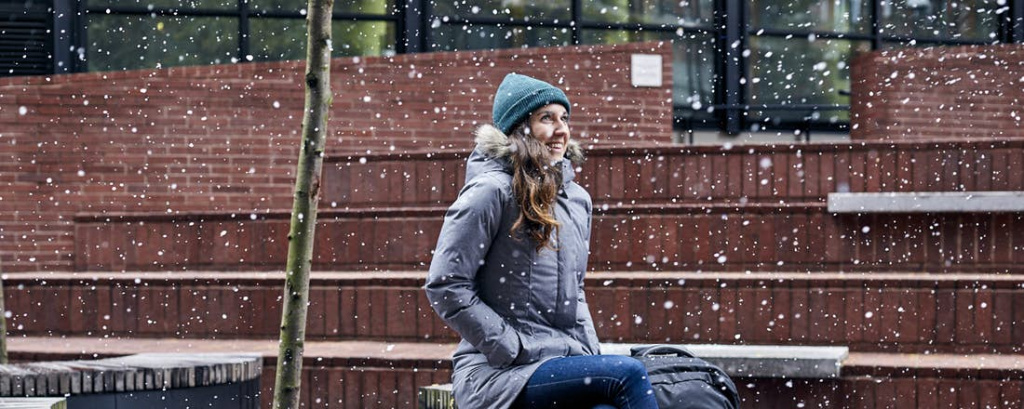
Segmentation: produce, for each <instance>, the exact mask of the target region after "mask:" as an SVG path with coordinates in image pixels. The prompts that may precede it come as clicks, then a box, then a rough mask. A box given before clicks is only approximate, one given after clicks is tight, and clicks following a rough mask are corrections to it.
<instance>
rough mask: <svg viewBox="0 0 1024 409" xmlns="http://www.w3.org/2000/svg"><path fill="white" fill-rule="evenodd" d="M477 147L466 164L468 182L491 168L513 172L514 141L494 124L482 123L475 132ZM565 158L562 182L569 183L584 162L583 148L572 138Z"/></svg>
mask: <svg viewBox="0 0 1024 409" xmlns="http://www.w3.org/2000/svg"><path fill="white" fill-rule="evenodd" d="M474 135H475V136H476V139H475V140H476V149H474V150H473V153H472V154H471V155H470V156H469V161H468V163H467V164H466V182H469V181H470V180H472V179H473V177H475V176H476V175H479V174H481V173H483V172H486V171H490V170H499V169H500V170H502V171H504V172H505V173H512V159H511V156H512V142H511V141H509V139H508V135H505V133H504V132H501V130H500V129H498V128H495V127H494V126H493V125H489V124H485V125H481V126H480V127H478V128H477V129H476V131H475V132H474ZM565 159H568V160H561V161H559V162H558V163H559V165H560V166H562V183H569V182H572V180H573V179H574V178H575V177H576V170H575V169H574V168H575V167H576V166H579V165H581V164H583V160H584V156H583V148H581V147H580V145H579V143H576V141H575V140H572V139H570V140H569V143H568V144H567V145H566V147H565Z"/></svg>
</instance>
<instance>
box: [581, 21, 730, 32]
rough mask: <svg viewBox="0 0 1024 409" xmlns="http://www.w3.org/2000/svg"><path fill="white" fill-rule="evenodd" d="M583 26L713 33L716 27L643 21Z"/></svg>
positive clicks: (590, 27)
mask: <svg viewBox="0 0 1024 409" xmlns="http://www.w3.org/2000/svg"><path fill="white" fill-rule="evenodd" d="M581 27H582V28H585V29H588V30H591V29H595V30H632V31H654V32H671V33H674V32H677V31H679V30H683V33H684V34H685V33H700V34H711V33H714V32H715V28H714V27H708V26H697V27H694V26H674V25H669V24H641V23H583V24H582V25H581Z"/></svg>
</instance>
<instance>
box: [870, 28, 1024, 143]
mask: <svg viewBox="0 0 1024 409" xmlns="http://www.w3.org/2000/svg"><path fill="white" fill-rule="evenodd" d="M1021 72H1024V45H1021V44H1007V45H995V46H961V47H929V48H920V49H917V48H910V49H899V50H890V51H879V52H873V53H868V54H864V55H861V56H859V57H857V58H855V59H854V60H853V61H852V65H851V71H850V76H851V83H852V86H851V88H852V93H853V95H852V98H851V106H850V121H851V131H850V137H851V138H852V139H854V140H890V141H894V140H936V139H956V140H966V139H981V138H998V139H1020V138H1024V127H1022V125H1024V121H1022V117H1024V109H1021V106H1022V104H1024V77H1022V76H1021Z"/></svg>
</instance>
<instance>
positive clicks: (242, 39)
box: [238, 0, 250, 62]
mask: <svg viewBox="0 0 1024 409" xmlns="http://www.w3.org/2000/svg"><path fill="white" fill-rule="evenodd" d="M249 33H250V31H249V0H238V61H239V62H246V61H249V59H247V58H246V57H247V56H248V55H249Z"/></svg>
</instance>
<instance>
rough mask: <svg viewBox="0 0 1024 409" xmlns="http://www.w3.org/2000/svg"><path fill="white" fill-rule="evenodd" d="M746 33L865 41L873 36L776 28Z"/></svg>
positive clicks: (753, 30)
mask: <svg viewBox="0 0 1024 409" xmlns="http://www.w3.org/2000/svg"><path fill="white" fill-rule="evenodd" d="M747 34H748V35H757V36H765V37H787V36H793V37H805V38H806V37H808V36H812V35H813V36H815V37H817V38H824V39H829V40H853V41H865V40H871V39H872V38H873V37H872V36H871V35H870V34H852V33H840V32H835V31H786V30H778V29H751V30H747Z"/></svg>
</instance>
